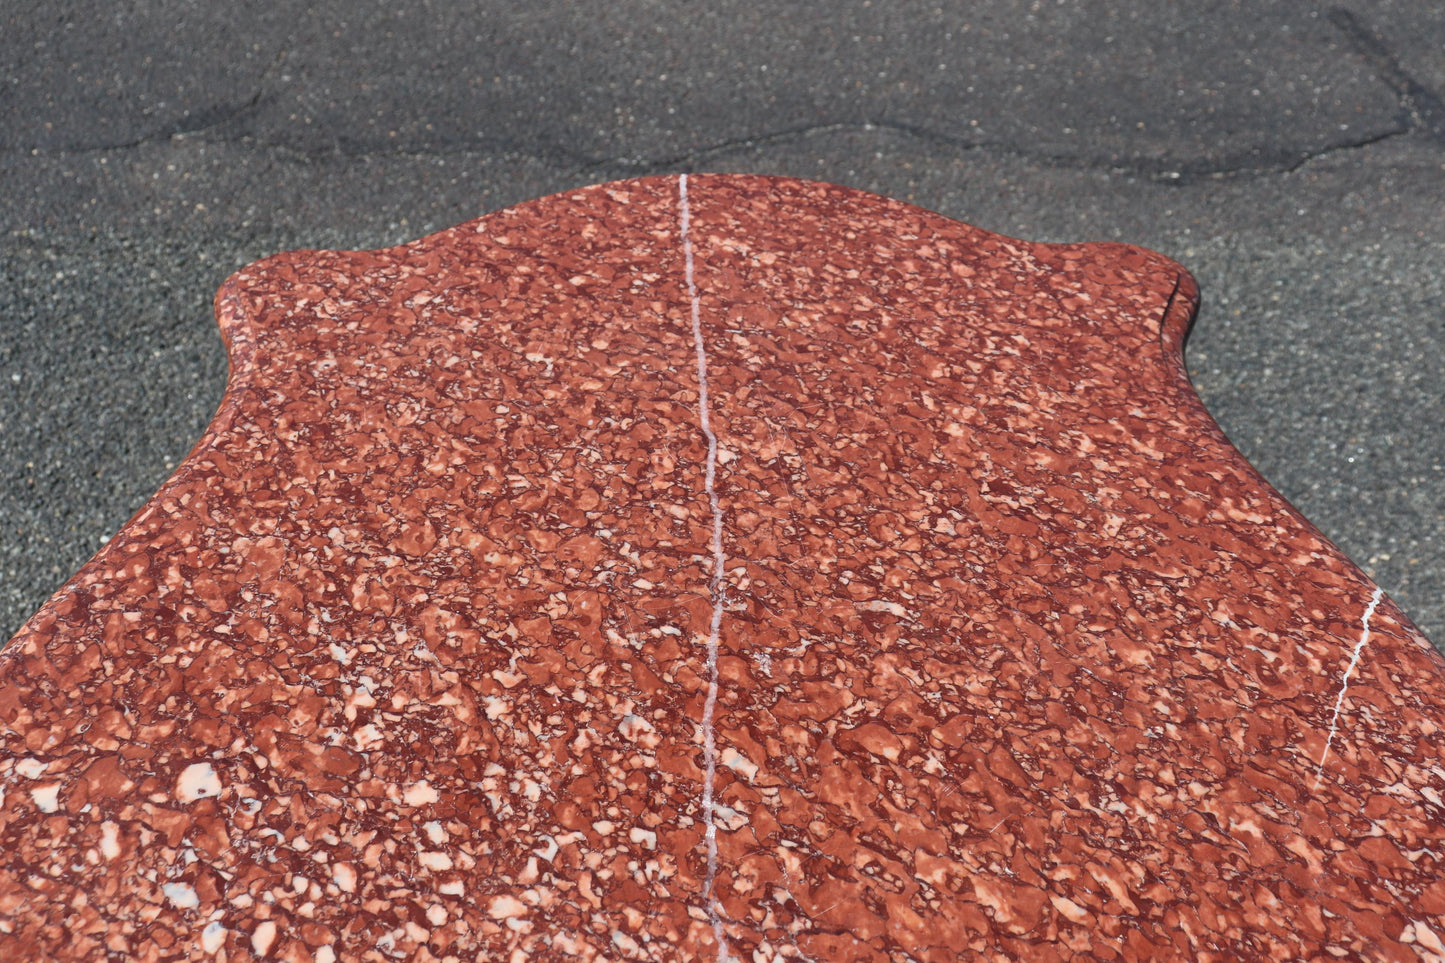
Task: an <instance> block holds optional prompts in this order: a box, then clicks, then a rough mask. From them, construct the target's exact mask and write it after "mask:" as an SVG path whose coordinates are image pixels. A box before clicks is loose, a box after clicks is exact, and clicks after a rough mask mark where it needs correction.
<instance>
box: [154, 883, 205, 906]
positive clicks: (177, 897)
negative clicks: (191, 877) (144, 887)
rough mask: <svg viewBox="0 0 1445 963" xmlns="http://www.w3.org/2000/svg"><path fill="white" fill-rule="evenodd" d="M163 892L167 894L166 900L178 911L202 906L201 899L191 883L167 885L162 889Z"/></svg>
mask: <svg viewBox="0 0 1445 963" xmlns="http://www.w3.org/2000/svg"><path fill="white" fill-rule="evenodd" d="M161 892H163V893H165V894H166V899H168V900H170V901H171V905H172V906H174V907H175V908H176V909H183V910H187V909H195V908H196V907H197V906H200V905H201V898H200V897H199V896H197V895H196V891H195V889H193V888H192V887H191V885H190V884H189V883H166V884H165V885H164V886H162V887H161Z"/></svg>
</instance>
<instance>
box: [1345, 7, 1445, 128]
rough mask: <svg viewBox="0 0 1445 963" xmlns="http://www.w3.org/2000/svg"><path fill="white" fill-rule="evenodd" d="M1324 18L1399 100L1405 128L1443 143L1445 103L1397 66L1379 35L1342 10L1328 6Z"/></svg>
mask: <svg viewBox="0 0 1445 963" xmlns="http://www.w3.org/2000/svg"><path fill="white" fill-rule="evenodd" d="M1325 19H1326V20H1328V21H1329V22H1330V25H1331V26H1333V27H1334V28H1335V29H1336V30H1338V31H1339V32H1340V33H1341V34H1343V35H1344V37H1345V39H1346V40H1347V41H1349V43H1350V45H1351V46H1352V47H1354V48H1355V52H1356V53H1357V54H1359V55H1360V56H1361V57H1362V58H1363V59H1364V60H1365V62H1366V63H1368V64H1369V65H1370V66H1371V67H1372V68H1374V71H1375V76H1376V77H1378V78H1379V80H1380V82H1381V83H1383V84H1384V85H1385V86H1387V87H1389V88H1390V89H1391V90H1393V91H1394V92H1395V94H1396V96H1398V97H1399V98H1400V109H1401V112H1402V113H1403V114H1404V115H1405V116H1406V117H1407V118H1408V119H1409V120H1408V124H1407V129H1409V130H1419V131H1421V132H1423V134H1424V135H1425V136H1426V137H1428V138H1429V139H1430V140H1432V141H1438V142H1441V143H1445V102H1442V101H1441V99H1440V98H1439V97H1438V96H1436V94H1435V92H1434V91H1432V90H1431V89H1430V88H1428V87H1426V86H1425V85H1424V84H1422V83H1420V82H1419V81H1418V80H1416V79H1415V78H1414V77H1413V76H1412V75H1411V74H1410V72H1409V71H1407V70H1406V69H1405V68H1404V67H1402V66H1400V60H1399V58H1398V57H1396V56H1395V54H1394V53H1393V52H1392V51H1391V50H1390V48H1389V47H1388V46H1387V45H1386V44H1385V41H1384V38H1383V37H1382V36H1381V35H1380V33H1379V32H1378V31H1376V30H1372V29H1370V28H1369V27H1368V26H1366V24H1365V22H1364V21H1363V20H1361V19H1360V18H1359V17H1358V16H1356V15H1355V13H1354V12H1353V11H1351V10H1348V9H1346V8H1345V7H1331V8H1330V9H1329V11H1328V12H1327V13H1326V14H1325Z"/></svg>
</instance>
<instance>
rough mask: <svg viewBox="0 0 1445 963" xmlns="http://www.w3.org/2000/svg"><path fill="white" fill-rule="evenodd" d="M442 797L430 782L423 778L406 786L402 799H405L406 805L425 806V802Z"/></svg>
mask: <svg viewBox="0 0 1445 963" xmlns="http://www.w3.org/2000/svg"><path fill="white" fill-rule="evenodd" d="M440 798H442V797H441V794H439V793H438V792H437V791H436V790H435V789H433V788H432V785H431V783H429V782H427V781H426V780H425V779H423V780H422V781H421V782H418V783H413V784H412V785H410V786H408V787H407V790H406V792H405V793H404V794H403V795H402V799H404V800H406V804H407V805H408V806H425V805H426V804H427V803H434V802H436V801H437V800H438V799H440Z"/></svg>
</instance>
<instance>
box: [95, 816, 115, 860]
mask: <svg viewBox="0 0 1445 963" xmlns="http://www.w3.org/2000/svg"><path fill="white" fill-rule="evenodd" d="M100 855H102V856H104V857H105V858H106V859H115V858H116V857H117V856H119V855H120V827H119V826H117V825H116V824H115V823H113V822H111V821H110V820H108V819H107V820H106V821H105V822H103V823H101V825H100Z"/></svg>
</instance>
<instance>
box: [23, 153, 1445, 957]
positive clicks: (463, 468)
mask: <svg viewBox="0 0 1445 963" xmlns="http://www.w3.org/2000/svg"><path fill="white" fill-rule="evenodd" d="M681 186H682V184H681V183H680V181H679V179H678V178H675V177H668V178H652V179H647V180H640V181H630V182H624V183H618V184H610V185H604V186H601V187H593V188H588V189H586V190H581V191H577V192H574V193H570V194H564V195H559V196H556V197H550V198H546V199H543V200H540V201H536V202H534V203H530V204H525V205H522V206H520V207H516V208H512V209H510V210H506V211H502V212H500V213H497V214H494V215H491V216H489V217H485V218H482V219H481V220H478V221H474V222H471V223H468V224H463V225H461V226H459V227H456V228H453V229H452V230H449V231H444V232H442V233H440V234H435V235H433V236H431V237H428V238H424V239H422V240H420V241H416V242H414V243H411V244H406V245H403V246H400V247H396V248H390V249H387V250H381V251H369V252H337V251H301V252H294V253H290V254H283V255H280V256H277V257H274V258H270V259H268V260H265V261H262V262H259V263H257V264H254V265H252V266H250V267H248V268H247V269H245V270H243V271H241V272H240V273H238V274H237V275H235V276H234V277H233V278H231V279H230V280H229V281H228V282H227V283H226V285H225V287H224V288H223V289H222V290H221V292H220V295H219V297H218V299H217V304H218V311H219V316H220V322H221V327H222V330H223V333H224V335H225V337H226V340H227V344H228V346H229V349H230V354H231V364H232V375H231V382H230V386H229V388H228V390H227V392H226V396H225V400H224V402H223V403H222V406H221V409H220V411H219V412H218V413H217V415H216V418H215V420H214V421H213V423H212V425H211V427H210V429H209V430H208V432H207V433H206V436H205V437H204V438H203V439H202V440H201V442H200V443H199V444H198V445H197V447H196V449H195V451H194V452H193V453H192V454H191V456H190V458H189V459H188V460H187V461H186V462H185V464H184V465H183V466H182V467H181V468H180V469H179V470H178V471H177V472H176V474H175V475H174V476H173V477H172V478H171V479H170V480H169V481H168V482H167V483H166V484H165V486H164V487H163V488H162V489H161V490H160V492H158V493H157V494H156V496H155V497H154V498H153V499H152V500H151V501H150V503H149V504H148V505H147V506H146V507H145V508H144V509H143V510H142V511H141V512H140V513H139V514H138V515H137V516H136V517H135V519H134V520H132V521H131V522H130V523H129V524H128V525H127V526H126V527H125V528H124V529H123V530H122V531H121V533H120V534H119V535H117V536H116V537H115V538H114V539H112V540H111V542H110V543H109V544H108V545H107V546H106V547H105V549H104V550H103V551H102V552H101V553H100V554H99V555H97V556H96V558H95V559H94V560H92V561H91V562H90V563H89V564H88V565H87V566H86V567H85V568H84V569H83V570H82V571H81V572H80V573H79V574H78V575H77V576H76V577H75V578H74V579H72V580H71V581H70V582H69V583H68V584H67V585H66V586H65V587H64V588H63V589H62V590H61V591H60V592H59V593H58V594H57V595H56V596H55V597H54V598H53V599H52V600H51V601H50V602H48V603H47V604H46V605H45V607H44V608H43V609H41V611H40V612H39V613H37V614H36V615H35V617H34V618H33V619H31V621H30V622H29V623H28V624H27V625H26V626H25V627H24V629H22V631H21V632H20V634H19V635H18V636H17V637H16V639H15V640H14V642H13V643H12V644H11V645H10V647H9V648H8V649H6V650H5V651H4V653H3V654H0V787H3V792H4V797H3V804H0V958H4V959H6V960H12V959H13V960H40V959H45V960H97V959H103V958H107V956H108V957H109V958H111V959H117V960H120V959H124V960H137V961H144V960H157V961H159V960H230V961H236V960H248V959H254V958H258V957H259V958H265V959H277V960H288V961H322V963H324V961H326V960H346V961H351V960H375V961H384V960H391V959H414V960H437V961H461V960H466V961H473V960H517V961H521V960H534V961H537V960H573V959H608V960H637V961H673V960H691V959H707V960H717V959H720V958H723V957H725V956H727V955H729V954H730V955H732V956H735V957H736V958H738V959H740V960H748V961H757V963H766V961H782V960H813V961H844V960H846V961H877V963H883V961H902V960H915V961H942V960H958V959H1018V960H1029V961H1048V960H1060V959H1099V960H1150V959H1185V960H1220V961H1230V960H1243V959H1331V958H1346V959H1359V958H1369V959H1381V960H1392V961H1395V960H1398V961H1407V960H1409V961H1413V960H1417V959H1438V958H1440V957H1441V955H1442V953H1445V947H1442V943H1441V941H1442V939H1445V863H1442V861H1445V806H1442V793H1445V748H1442V747H1445V740H1442V733H1441V730H1442V727H1445V672H1442V663H1441V660H1440V658H1439V657H1438V656H1437V655H1436V654H1435V653H1434V652H1433V651H1432V650H1431V649H1430V648H1429V646H1428V645H1427V644H1426V642H1425V640H1424V639H1423V638H1422V637H1421V636H1420V634H1419V633H1418V632H1417V631H1416V630H1415V629H1414V628H1413V627H1412V626H1411V625H1410V623H1409V622H1408V620H1407V619H1406V618H1405V617H1404V616H1403V614H1402V613H1401V612H1400V611H1399V610H1398V609H1397V608H1396V607H1395V606H1394V604H1393V603H1391V602H1390V601H1389V600H1388V599H1382V598H1381V596H1380V595H1379V593H1378V590H1377V589H1375V587H1374V586H1373V585H1372V584H1371V583H1370V582H1369V580H1368V579H1367V578H1366V577H1365V576H1364V575H1363V574H1362V573H1361V572H1360V571H1359V570H1358V569H1357V568H1356V567H1355V566H1354V565H1352V564H1351V563H1350V562H1349V561H1348V560H1347V559H1346V558H1345V557H1344V556H1343V555H1342V554H1341V553H1340V552H1339V551H1338V550H1337V549H1336V548H1334V547H1333V546H1331V545H1330V544H1329V543H1328V542H1327V541H1325V539H1324V538H1322V537H1321V536H1320V534H1319V533H1318V532H1317V531H1315V529H1314V528H1312V527H1311V526H1310V525H1309V524H1308V523H1307V522H1306V521H1305V520H1304V519H1303V518H1301V517H1300V515H1299V514H1298V513H1297V512H1296V511H1295V510H1294V509H1293V508H1291V507H1290V506H1289V505H1288V504H1287V503H1286V502H1285V501H1284V500H1283V499H1282V498H1281V497H1280V496H1279V495H1278V494H1277V493H1275V492H1274V491H1273V490H1271V489H1270V488H1269V486H1268V485H1266V484H1265V483H1264V482H1263V481H1262V480H1261V479H1260V478H1259V477H1258V476H1257V475H1256V474H1255V473H1254V472H1253V470H1251V468H1250V467H1249V466H1248V465H1247V464H1246V463H1245V461H1244V460H1243V459H1242V458H1241V457H1240V455H1239V454H1238V453H1237V452H1236V451H1235V450H1234V449H1233V448H1232V447H1231V446H1230V445H1229V444H1228V442H1227V441H1226V440H1225V438H1224V437H1223V435H1222V434H1221V433H1220V432H1219V430H1218V429H1217V428H1216V427H1215V425H1214V423H1213V422H1212V421H1211V420H1210V418H1209V416H1208V415H1207V414H1206V413H1205V411H1204V409H1203V408H1202V407H1201V405H1200V403H1199V401H1198V399H1197V398H1196V397H1195V395H1194V393H1193V392H1192V390H1191V389H1190V387H1189V385H1188V383H1187V380H1186V377H1185V374H1184V370H1183V367H1182V364H1181V358H1180V346H1181V342H1182V339H1183V336H1184V332H1185V330H1186V328H1187V327H1188V324H1189V321H1190V318H1191V317H1192V313H1193V307H1194V303H1195V288H1194V284H1193V282H1192V281H1191V279H1190V278H1189V276H1188V275H1187V274H1186V273H1185V272H1184V271H1183V270H1182V269H1181V268H1180V267H1179V266H1178V265H1176V264H1174V263H1173V262H1171V261H1169V260H1167V259H1165V258H1163V257H1160V256H1158V255H1156V254H1152V253H1149V252H1146V251H1142V250H1139V249H1137V248H1131V247H1125V246H1121V245H1113V244H1088V245H1078V246H1060V245H1042V244H1030V243H1025V242H1021V241H1015V240H1010V239H1007V238H1003V237H999V236H996V235H992V234H987V233H985V232H982V231H979V230H976V229H974V228H971V227H968V226H966V225H963V224H959V223H957V222H954V221H950V220H947V219H945V218H942V217H939V216H937V215H935V214H930V213H927V212H925V211H921V210H918V209H916V208H913V207H910V206H908V205H905V204H901V203H898V202H895V201H891V200H886V199H883V198H879V197H873V196H870V195H866V194H862V193H859V192H856V191H852V190H847V189H843V188H838V187H831V186H827V185H822V184H811V183H806V182H801V181H794V180H775V179H767V178H759V177H732V176H727V177H723V176H697V177H693V178H691V179H689V181H688V183H687V187H688V192H689V193H688V196H689V199H690V200H689V204H690V207H689V216H690V221H689V222H688V224H687V229H686V234H685V235H684V222H683V217H682V215H683V210H682V207H681V203H680V202H681V200H682V196H681V192H680V187H681ZM689 252H690V253H691V255H692V260H693V281H694V282H695V290H696V298H695V300H694V297H693V293H692V290H691V289H690V288H689V286H688V267H687V256H686V255H687V253H689ZM694 304H695V305H696V308H697V330H698V331H699V332H700V333H701V335H702V339H701V342H700V344H699V343H695V342H694V328H693V319H692V309H693V306H694ZM699 350H700V354H701V357H700V356H699ZM700 362H701V364H702V365H703V366H705V367H700ZM704 374H705V377H706V380H705V381H704V382H700V375H704ZM700 383H702V384H706V386H707V388H708V392H707V400H706V407H703V406H702V405H701V404H700V402H702V400H703V399H701V398H700V391H699V386H700ZM704 415H706V416H708V417H709V418H710V430H711V431H712V432H713V433H714V434H715V436H716V439H717V447H716V453H715V461H714V460H713V459H712V458H711V457H710V453H709V449H708V438H707V435H706V433H705V432H704V431H703V425H704V422H703V417H704ZM710 463H711V464H713V465H714V466H715V469H716V471H715V476H716V477H715V482H714V484H713V486H712V493H713V494H715V495H716V504H715V505H714V503H713V501H712V500H711V499H710V498H709V486H708V481H707V474H708V472H707V469H708V466H709V464H710ZM715 522H720V523H721V540H720V542H719V543H717V544H714V542H713V541H712V539H713V532H714V523H715ZM719 559H721V560H722V568H723V577H722V578H721V579H720V580H716V579H715V578H714V576H715V565H716V563H717V562H718V560H719ZM715 615H716V616H718V620H717V621H715V620H714V617H715ZM710 655H711V656H715V657H716V658H715V661H713V662H712V663H710V661H709V656H710ZM710 690H712V691H713V692H715V700H710V699H709V694H710ZM705 721H710V722H711V725H710V726H708V727H707V730H708V731H707V732H705V731H704V729H705V727H704V722H705ZM709 734H710V736H711V745H712V746H713V749H712V750H711V751H709V750H708V748H707V747H708V744H709ZM710 768H711V769H712V770H713V775H712V776H711V777H709V774H708V773H709V769H710ZM709 792H711V793H712V794H713V795H714V797H715V801H714V804H713V806H712V807H711V808H710V809H709V808H708V807H706V806H705V804H704V800H705V798H706V797H707V796H708V793H709ZM709 825H711V826H712V828H713V830H714V831H715V842H714V845H715V859H714V860H713V861H712V865H711V866H710V865H709V842H708V835H709V833H708V826H709Z"/></svg>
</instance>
